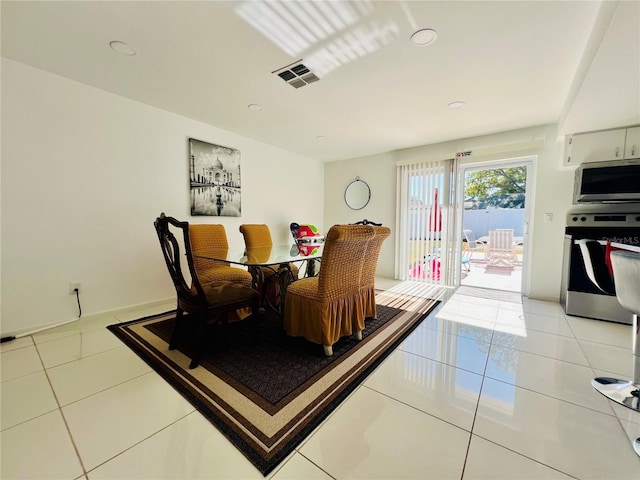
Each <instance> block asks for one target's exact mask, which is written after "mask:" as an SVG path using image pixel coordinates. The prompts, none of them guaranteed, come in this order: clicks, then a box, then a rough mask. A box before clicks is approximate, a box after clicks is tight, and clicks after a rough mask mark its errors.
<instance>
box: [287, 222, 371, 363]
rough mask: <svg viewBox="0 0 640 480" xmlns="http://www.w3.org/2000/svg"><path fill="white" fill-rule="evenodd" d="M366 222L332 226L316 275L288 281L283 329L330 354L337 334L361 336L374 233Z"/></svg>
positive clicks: (337, 337)
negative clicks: (363, 292)
mask: <svg viewBox="0 0 640 480" xmlns="http://www.w3.org/2000/svg"><path fill="white" fill-rule="evenodd" d="M373 236H374V233H373V227H371V226H369V225H334V226H332V227H331V228H330V229H329V232H328V233H327V235H326V237H325V242H324V250H323V252H322V268H321V269H320V273H319V274H318V275H317V276H315V277H308V278H303V279H300V280H298V281H296V282H293V283H292V284H291V285H289V288H288V289H287V295H286V297H285V306H284V322H283V323H284V329H285V331H286V332H287V333H288V334H289V335H291V336H294V337H304V338H306V339H307V340H309V341H310V342H313V343H318V344H321V345H323V346H324V352H325V354H326V355H327V356H331V355H333V344H334V343H335V342H336V341H338V340H339V339H340V338H341V337H344V336H347V335H352V334H353V335H355V337H356V338H357V339H358V340H360V339H362V330H363V329H364V306H363V301H362V296H361V294H360V285H361V281H362V269H363V263H364V258H365V255H366V254H367V245H368V243H369V241H370V240H371V239H372V238H373Z"/></svg>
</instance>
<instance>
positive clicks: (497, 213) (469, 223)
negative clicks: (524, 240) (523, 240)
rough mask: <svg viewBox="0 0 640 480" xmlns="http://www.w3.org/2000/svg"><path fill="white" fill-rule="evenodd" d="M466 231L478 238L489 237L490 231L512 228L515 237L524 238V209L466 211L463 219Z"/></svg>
mask: <svg viewBox="0 0 640 480" xmlns="http://www.w3.org/2000/svg"><path fill="white" fill-rule="evenodd" d="M462 223H463V225H464V228H465V229H469V230H471V231H472V232H473V234H474V235H475V237H476V238H479V237H484V236H487V235H489V230H495V229H498V228H512V229H513V235H514V236H516V237H522V236H523V232H522V228H523V225H524V208H491V209H482V210H465V211H464V216H463V217H462Z"/></svg>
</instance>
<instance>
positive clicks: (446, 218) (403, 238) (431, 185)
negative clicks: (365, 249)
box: [396, 160, 456, 285]
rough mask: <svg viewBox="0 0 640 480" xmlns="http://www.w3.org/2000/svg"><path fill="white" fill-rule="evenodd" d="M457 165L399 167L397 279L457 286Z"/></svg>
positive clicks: (435, 163)
mask: <svg viewBox="0 0 640 480" xmlns="http://www.w3.org/2000/svg"><path fill="white" fill-rule="evenodd" d="M455 163H456V162H455V161H454V160H440V161H432V162H423V163H413V164H408V165H399V166H398V170H397V181H398V185H397V192H398V201H397V204H396V205H397V216H396V218H397V228H396V231H397V232H398V233H399V234H398V235H397V240H396V241H397V242H398V244H397V245H396V255H397V257H396V278H398V279H401V280H414V281H418V282H425V283H432V284H437V285H453V284H454V275H455V269H452V268H451V265H452V264H453V262H454V259H455V258H456V251H455V246H454V245H453V242H452V239H453V238H455V235H454V234H453V232H452V228H453V227H454V226H455V225H456V221H455V218H456V208H454V203H453V202H452V199H455V198H456V195H455V185H456V182H455V178H454V177H455V171H456V170H455V167H456V165H455Z"/></svg>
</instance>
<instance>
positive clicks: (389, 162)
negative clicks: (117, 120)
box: [324, 152, 396, 278]
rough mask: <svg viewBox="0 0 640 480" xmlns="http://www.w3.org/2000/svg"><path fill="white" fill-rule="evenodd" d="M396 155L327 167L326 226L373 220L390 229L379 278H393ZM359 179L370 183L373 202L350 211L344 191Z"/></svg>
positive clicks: (383, 251) (384, 245)
mask: <svg viewBox="0 0 640 480" xmlns="http://www.w3.org/2000/svg"><path fill="white" fill-rule="evenodd" d="M395 155H396V154H395V153H393V152H390V153H385V154H380V155H373V156H368V157H362V158H356V159H352V160H344V161H339V162H331V163H327V164H325V170H324V174H325V178H326V179H327V181H326V184H325V189H324V205H325V208H324V212H325V216H324V224H325V225H326V227H327V229H329V227H330V226H331V225H336V224H344V223H354V222H357V221H360V220H364V219H365V218H366V219H367V220H371V221H373V222H376V223H383V224H384V225H386V226H388V227H391V236H390V237H389V238H388V239H387V240H385V242H384V243H383V244H382V249H381V250H380V258H379V260H378V269H377V275H379V276H382V277H386V278H393V275H394V271H395V268H394V251H395V250H394V249H395V232H394V226H395V215H396V167H395ZM356 177H360V180H363V181H365V182H367V184H368V185H369V188H370V189H371V199H370V200H369V203H368V204H367V205H366V206H365V207H364V208H363V209H362V210H351V209H350V208H349V207H348V206H347V204H346V203H345V201H344V191H345V189H346V188H347V186H348V185H349V183H350V182H352V181H354V180H355V178H356Z"/></svg>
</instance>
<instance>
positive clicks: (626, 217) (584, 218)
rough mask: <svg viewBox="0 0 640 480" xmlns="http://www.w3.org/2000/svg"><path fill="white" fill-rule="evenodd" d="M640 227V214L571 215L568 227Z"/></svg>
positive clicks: (569, 215)
mask: <svg viewBox="0 0 640 480" xmlns="http://www.w3.org/2000/svg"><path fill="white" fill-rule="evenodd" d="M607 226H608V227H640V213H570V214H568V215H567V227H607Z"/></svg>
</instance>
